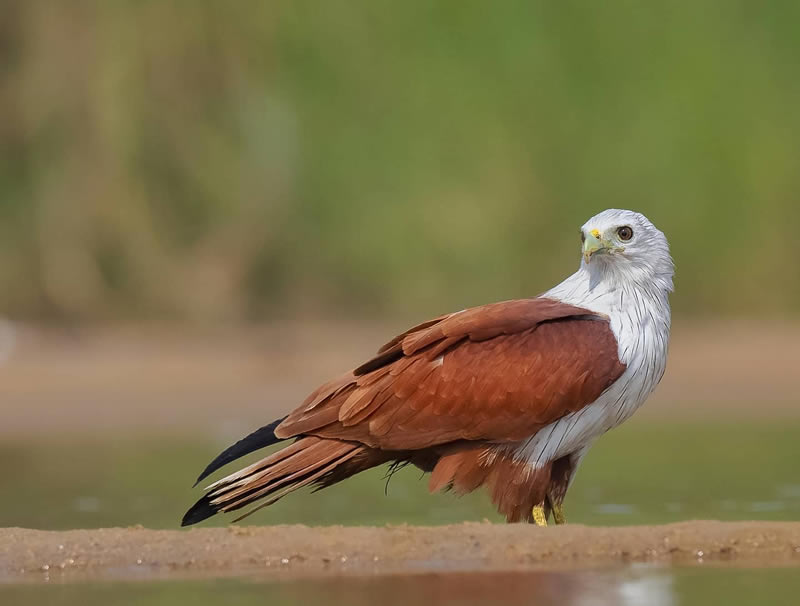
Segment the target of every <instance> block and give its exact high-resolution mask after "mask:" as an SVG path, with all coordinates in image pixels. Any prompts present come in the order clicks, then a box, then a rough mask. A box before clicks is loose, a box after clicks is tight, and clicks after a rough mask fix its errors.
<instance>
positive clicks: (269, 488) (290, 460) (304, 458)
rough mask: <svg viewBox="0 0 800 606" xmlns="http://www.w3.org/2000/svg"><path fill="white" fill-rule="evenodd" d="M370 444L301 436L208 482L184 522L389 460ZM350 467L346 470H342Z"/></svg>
mask: <svg viewBox="0 0 800 606" xmlns="http://www.w3.org/2000/svg"><path fill="white" fill-rule="evenodd" d="M371 453H372V449H370V448H369V447H366V446H363V445H362V444H358V443H354V442H343V441H341V440H330V439H321V438H316V437H311V436H308V437H302V438H299V439H298V440H297V441H295V442H294V443H293V444H291V445H290V446H287V447H286V448H284V449H283V450H280V451H278V452H276V453H274V454H272V455H270V456H268V457H266V458H264V459H262V460H261V461H259V462H257V463H255V464H253V465H250V466H249V467H246V468H244V469H242V470H241V471H238V472H236V473H233V474H231V475H229V476H227V477H226V478H223V479H222V480H219V481H218V482H215V483H214V484H212V485H211V486H209V488H208V490H209V492H208V493H207V494H206V495H204V496H203V497H202V498H201V499H200V500H199V501H197V503H195V504H194V506H192V508H191V509H190V510H189V511H187V512H186V515H185V516H184V517H183V522H182V526H188V525H190V524H195V523H197V522H200V521H202V520H205V519H206V518H209V517H211V516H213V515H214V514H216V513H218V512H228V511H235V510H237V509H241V508H242V507H245V506H247V505H249V504H251V503H253V502H255V501H257V500H260V499H263V498H265V497H269V498H268V500H266V501H265V502H264V503H262V504H261V505H260V506H258V507H256V508H255V509H253V510H252V511H249V512H248V513H246V514H245V515H244V516H242V517H241V518H238V519H237V520H235V521H237V522H238V521H239V520H241V519H242V518H244V517H247V516H248V515H250V514H251V513H253V512H255V511H257V510H258V509H261V507H266V506H267V505H271V504H272V503H274V502H276V501H277V500H279V499H281V498H283V497H284V496H286V495H287V494H289V493H290V492H293V491H295V490H297V489H298V488H301V487H303V486H307V485H308V484H312V483H315V484H317V485H320V486H328V485H330V484H332V483H334V482H336V481H339V480H342V479H344V478H345V477H348V476H350V475H352V474H353V473H357V472H359V471H363V470H364V469H368V468H369V467H373V466H375V465H377V464H379V463H381V462H383V461H384V460H385V458H384V457H380V458H378V457H375V456H371ZM343 470H346V471H347V473H346V474H345V473H343Z"/></svg>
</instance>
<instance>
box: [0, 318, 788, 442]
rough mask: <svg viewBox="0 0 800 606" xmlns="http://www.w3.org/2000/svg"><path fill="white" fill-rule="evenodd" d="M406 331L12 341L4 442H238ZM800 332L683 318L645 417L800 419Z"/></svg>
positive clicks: (79, 335)
mask: <svg viewBox="0 0 800 606" xmlns="http://www.w3.org/2000/svg"><path fill="white" fill-rule="evenodd" d="M402 328H404V324H401V323H397V325H392V326H385V325H384V326H376V325H371V324H350V325H348V324H343V323H340V324H330V323H329V324H313V323H305V324H285V325H280V326H259V327H253V328H252V329H250V330H243V329H237V330H223V329H219V330H210V329H206V330H204V331H193V332H189V331H185V330H184V331H176V330H174V329H166V330H165V329H157V328H154V327H148V328H132V327H131V328H116V329H104V330H97V329H91V330H90V329H84V330H80V331H71V332H65V331H63V330H52V329H51V330H47V329H42V328H36V327H29V326H24V325H23V326H12V325H7V324H6V325H4V326H3V330H1V331H0V418H2V419H3V423H2V424H0V438H2V436H3V435H7V436H14V437H20V436H31V437H36V436H48V435H51V434H54V433H57V434H59V435H61V436H63V435H65V434H66V435H69V434H78V435H80V434H82V433H89V434H97V433H98V432H106V431H108V432H117V431H122V432H126V433H129V432H132V431H133V432H137V431H139V432H148V433H149V432H153V431H158V432H168V433H176V432H178V433H187V434H190V435H195V436H197V435H212V436H215V437H217V438H219V439H220V440H227V439H229V438H233V437H236V436H238V435H239V434H241V433H243V432H246V431H249V430H251V429H252V428H253V427H254V426H259V425H261V424H263V423H264V422H266V421H271V420H272V419H274V418H275V417H277V416H279V415H281V414H285V413H286V412H287V411H288V410H290V409H292V408H294V407H295V406H297V405H298V403H299V402H301V401H302V400H303V398H304V397H305V396H306V395H307V394H308V393H309V392H310V391H311V390H313V389H314V388H315V387H316V386H317V385H319V384H320V383H321V382H323V381H325V380H327V379H329V378H331V377H332V376H335V375H337V374H339V373H341V372H342V371H344V370H347V369H349V368H352V367H353V366H354V365H355V364H356V363H357V362H360V361H362V360H364V359H365V358H366V357H367V356H368V355H370V354H371V353H372V352H373V351H374V350H375V349H377V347H378V346H379V344H382V343H383V342H384V341H386V340H387V338H388V337H389V336H390V335H393V334H394V333H396V332H398V331H399V330H401V329H402ZM798 343H800V324H798V323H788V322H774V323H769V322H768V321H767V322H766V323H765V324H759V323H756V322H755V321H728V322H726V323H724V324H719V323H708V322H706V323H699V322H695V323H687V322H680V321H676V323H675V328H674V330H673V337H672V344H671V351H670V359H669V364H668V368H667V373H666V375H665V377H664V380H663V381H662V384H661V385H660V386H659V388H658V390H657V391H656V392H655V394H654V395H653V396H652V397H651V399H650V401H649V402H648V404H647V405H646V406H645V407H644V408H643V409H642V410H641V411H640V412H639V413H637V414H638V415H639V416H641V417H647V416H649V417H653V418H667V417H668V418H674V419H687V420H692V419H696V418H698V417H707V418H717V417H718V416H719V415H720V414H723V415H725V416H726V417H729V416H731V415H740V416H745V417H763V416H765V415H766V416H770V417H778V418H781V417H800V390H798V387H797V381H796V372H797V367H798V364H799V363H800V346H798Z"/></svg>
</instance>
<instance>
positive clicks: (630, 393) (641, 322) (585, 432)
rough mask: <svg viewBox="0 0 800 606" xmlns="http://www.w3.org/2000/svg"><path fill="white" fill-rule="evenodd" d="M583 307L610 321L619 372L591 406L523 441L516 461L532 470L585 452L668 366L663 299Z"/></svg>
mask: <svg viewBox="0 0 800 606" xmlns="http://www.w3.org/2000/svg"><path fill="white" fill-rule="evenodd" d="M584 307H586V308H587V309H590V310H591V311H594V312H597V313H601V314H603V315H605V316H607V317H608V318H609V322H610V325H611V330H612V332H613V333H614V336H615V337H616V339H617V344H618V351H617V355H618V357H619V360H620V362H622V363H623V364H625V367H626V368H625V371H624V372H623V374H622V375H621V376H620V377H619V378H618V379H617V380H616V381H615V382H614V383H613V384H612V385H610V386H609V387H608V388H607V389H606V390H605V391H604V392H603V393H602V394H601V395H600V397H598V398H597V400H595V401H594V402H592V403H589V404H588V405H587V406H585V407H583V408H582V409H580V410H578V411H577V412H574V413H571V414H569V415H567V416H565V417H562V418H561V419H559V420H558V421H555V422H554V423H551V424H550V425H548V426H547V427H544V428H542V429H540V430H539V431H538V432H537V433H536V434H535V435H534V436H531V438H529V439H528V440H526V441H524V442H523V443H521V444H520V445H519V446H518V448H517V455H516V456H517V457H518V458H524V459H526V460H528V461H529V462H531V463H532V464H533V465H534V466H541V465H544V464H546V463H547V462H549V461H553V460H555V459H558V458H560V457H563V456H566V455H571V454H573V453H579V452H584V451H585V450H586V448H587V447H588V446H589V445H590V444H591V443H592V442H593V441H594V440H595V439H596V438H597V437H599V436H600V435H602V434H603V433H605V432H607V431H608V430H610V429H613V428H614V427H616V426H618V425H619V424H621V423H622V422H624V421H625V420H627V419H628V418H629V417H630V416H631V415H632V414H633V413H634V412H635V411H636V410H637V409H638V408H639V406H641V405H642V403H643V402H644V401H645V400H646V399H647V396H649V395H650V393H651V392H652V391H653V389H654V388H655V386H656V385H657V384H658V382H659V381H660V380H661V377H662V375H663V374H664V370H665V367H666V359H667V347H668V341H669V328H670V314H669V305H668V303H667V302H666V300H657V299H647V298H646V297H641V296H639V293H625V292H621V293H614V294H613V295H612V294H609V296H606V297H600V298H597V299H595V300H594V301H592V302H591V304H589V305H586V304H584Z"/></svg>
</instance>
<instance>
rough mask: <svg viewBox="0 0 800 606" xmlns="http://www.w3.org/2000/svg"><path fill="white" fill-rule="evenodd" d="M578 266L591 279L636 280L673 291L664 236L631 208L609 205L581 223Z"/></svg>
mask: <svg viewBox="0 0 800 606" xmlns="http://www.w3.org/2000/svg"><path fill="white" fill-rule="evenodd" d="M581 242H582V244H583V259H582V261H581V269H583V270H585V271H588V272H589V273H590V274H591V277H592V280H591V281H592V282H593V283H599V282H607V281H612V282H613V283H614V284H625V283H631V282H633V283H636V284H637V285H639V286H643V287H645V288H647V289H648V290H649V289H656V290H660V291H663V292H669V291H672V275H673V273H674V266H673V263H672V257H671V256H670V254H669V244H668V243H667V238H666V237H665V236H664V234H663V233H661V232H660V231H659V230H658V229H657V228H656V226H655V225H653V224H652V223H651V222H650V221H649V219H648V218H647V217H645V216H644V215H643V214H641V213H637V212H633V211H632V210H619V209H616V208H610V209H608V210H604V211H603V212H601V213H600V214H597V215H595V216H594V217H592V218H591V219H589V220H588V221H587V222H586V223H585V224H584V225H583V227H581Z"/></svg>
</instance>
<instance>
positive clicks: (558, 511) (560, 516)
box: [553, 505, 567, 524]
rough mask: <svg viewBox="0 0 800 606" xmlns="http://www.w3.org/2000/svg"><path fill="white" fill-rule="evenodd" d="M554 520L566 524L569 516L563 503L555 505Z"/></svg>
mask: <svg viewBox="0 0 800 606" xmlns="http://www.w3.org/2000/svg"><path fill="white" fill-rule="evenodd" d="M553 521H554V522H555V523H556V524H566V523H567V518H566V516H565V515H564V506H563V505H553Z"/></svg>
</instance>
